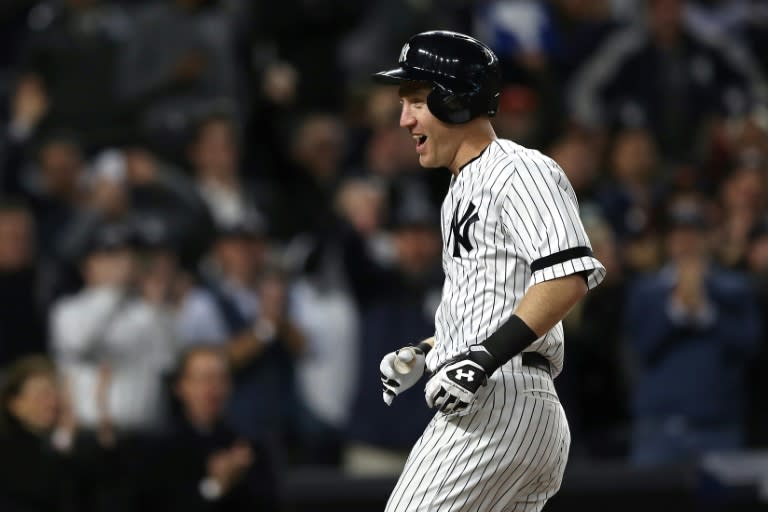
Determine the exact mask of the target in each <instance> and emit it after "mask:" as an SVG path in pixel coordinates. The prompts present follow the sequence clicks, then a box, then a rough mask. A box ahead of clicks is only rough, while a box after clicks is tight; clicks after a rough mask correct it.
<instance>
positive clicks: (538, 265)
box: [531, 247, 592, 272]
mask: <svg viewBox="0 0 768 512" xmlns="http://www.w3.org/2000/svg"><path fill="white" fill-rule="evenodd" d="M584 257H592V249H590V248H589V247H572V248H570V249H566V250H564V251H560V252H556V253H554V254H550V255H549V256H544V257H543V258H539V259H537V260H536V261H534V262H533V263H531V272H538V271H539V270H541V269H545V268H547V267H551V266H552V265H557V264H558V263H563V262H564V261H568V260H573V259H576V258H584Z"/></svg>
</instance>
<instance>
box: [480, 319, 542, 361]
mask: <svg viewBox="0 0 768 512" xmlns="http://www.w3.org/2000/svg"><path fill="white" fill-rule="evenodd" d="M538 338H539V337H538V336H537V335H536V333H535V332H533V330H532V329H531V328H530V327H528V325H527V324H526V323H525V322H523V320H522V319H521V318H520V317H519V316H517V315H512V317H511V318H510V319H509V320H507V321H506V323H505V324H504V325H502V326H501V327H499V329H498V330H497V331H496V332H494V333H493V334H492V335H491V336H489V337H488V339H486V340H485V341H484V342H482V343H481V344H480V345H479V346H480V347H483V349H484V350H482V351H472V350H471V348H470V350H471V351H470V355H471V357H472V358H473V359H475V358H477V359H475V362H477V363H478V364H480V365H481V366H482V367H483V368H485V371H486V373H487V374H488V375H491V374H492V373H493V372H495V371H496V370H497V369H498V368H499V367H500V366H501V365H503V364H504V363H506V362H507V361H509V360H510V359H512V358H513V357H515V356H516V355H517V354H519V353H520V352H522V351H523V350H525V348H527V347H528V345H530V344H531V343H533V342H534V341H536V340H537V339H538ZM480 354H482V355H480Z"/></svg>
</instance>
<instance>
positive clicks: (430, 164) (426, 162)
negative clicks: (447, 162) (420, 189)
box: [419, 156, 440, 169]
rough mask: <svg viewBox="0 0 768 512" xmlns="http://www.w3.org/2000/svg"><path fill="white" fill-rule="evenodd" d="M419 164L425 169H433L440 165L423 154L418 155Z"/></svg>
mask: <svg viewBox="0 0 768 512" xmlns="http://www.w3.org/2000/svg"><path fill="white" fill-rule="evenodd" d="M419 165H420V166H422V167H424V168H426V169H434V168H436V167H440V166H439V165H438V164H436V163H435V162H434V161H433V160H431V159H430V158H429V157H425V156H419Z"/></svg>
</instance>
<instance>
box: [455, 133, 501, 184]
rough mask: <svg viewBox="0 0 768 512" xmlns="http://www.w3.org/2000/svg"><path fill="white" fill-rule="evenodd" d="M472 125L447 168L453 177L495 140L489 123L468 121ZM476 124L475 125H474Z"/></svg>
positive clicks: (494, 134)
mask: <svg viewBox="0 0 768 512" xmlns="http://www.w3.org/2000/svg"><path fill="white" fill-rule="evenodd" d="M470 123H473V125H472V126H471V127H469V129H468V130H467V133H466V135H465V136H464V139H463V140H462V141H461V144H460V145H459V148H458V149H457V150H456V155H455V156H454V158H453V162H452V163H451V165H449V166H448V168H449V169H450V170H451V173H453V175H454V176H458V175H459V172H460V171H461V168H462V167H463V166H464V165H466V164H467V162H469V161H470V160H472V159H473V158H475V157H476V156H477V155H479V154H480V153H481V152H482V151H483V150H484V149H485V148H486V147H488V144H490V143H491V142H493V141H494V140H496V133H495V132H494V131H493V126H491V123H490V122H488V121H487V120H485V119H478V120H474V121H470ZM474 123H476V124H474Z"/></svg>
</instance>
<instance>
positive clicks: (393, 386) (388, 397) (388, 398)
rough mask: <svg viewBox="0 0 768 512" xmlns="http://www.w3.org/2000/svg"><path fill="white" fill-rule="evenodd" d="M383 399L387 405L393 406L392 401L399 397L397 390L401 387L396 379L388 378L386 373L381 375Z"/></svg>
mask: <svg viewBox="0 0 768 512" xmlns="http://www.w3.org/2000/svg"><path fill="white" fill-rule="evenodd" d="M381 385H382V387H383V390H382V399H383V400H384V403H385V404H387V405H392V401H393V400H394V399H395V397H396V396H397V388H398V387H400V383H399V382H397V381H396V380H394V379H390V378H388V377H387V376H386V375H384V373H382V374H381Z"/></svg>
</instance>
